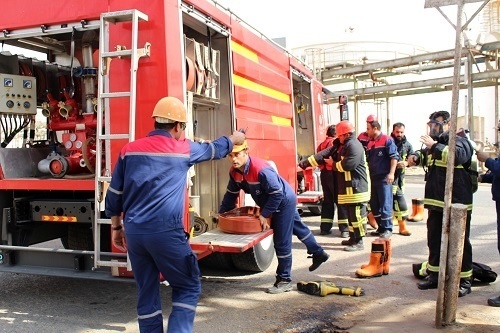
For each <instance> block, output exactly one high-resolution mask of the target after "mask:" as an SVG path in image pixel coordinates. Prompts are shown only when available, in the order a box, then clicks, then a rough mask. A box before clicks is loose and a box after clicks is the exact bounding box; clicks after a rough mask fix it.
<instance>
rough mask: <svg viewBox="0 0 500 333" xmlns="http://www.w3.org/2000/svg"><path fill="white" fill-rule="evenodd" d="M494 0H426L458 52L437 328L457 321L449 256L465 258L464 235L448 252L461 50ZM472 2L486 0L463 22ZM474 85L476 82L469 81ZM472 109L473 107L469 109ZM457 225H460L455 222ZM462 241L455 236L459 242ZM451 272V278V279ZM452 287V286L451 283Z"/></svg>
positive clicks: (456, 280) (454, 280) (455, 277)
mask: <svg viewBox="0 0 500 333" xmlns="http://www.w3.org/2000/svg"><path fill="white" fill-rule="evenodd" d="M489 1H490V0H426V1H425V5H424V8H436V9H437V10H438V11H439V12H440V13H441V15H443V16H444V18H445V19H446V20H447V21H448V22H449V23H450V24H451V25H452V26H453V27H454V29H455V56H454V67H453V85H452V99H451V123H450V136H449V142H448V149H449V151H448V162H447V172H446V184H445V194H444V207H443V221H442V234H441V251H440V261H439V277H438V297H437V300H436V317H435V325H436V328H442V327H443V325H448V324H450V323H451V322H452V321H455V318H456V311H457V302H456V299H455V300H451V298H452V297H451V296H452V295H449V294H448V295H447V296H448V297H446V301H447V303H446V304H445V289H446V290H447V291H448V290H454V289H453V287H455V289H458V283H459V281H460V276H459V272H451V271H450V272H447V265H448V264H449V263H448V258H449V257H450V260H451V258H454V262H453V263H450V265H449V267H454V268H455V270H457V267H460V265H456V261H459V262H461V261H462V254H463V253H461V252H462V251H461V249H462V248H463V238H462V246H461V248H460V250H458V253H457V247H451V248H450V249H451V250H453V251H454V253H450V256H448V248H449V235H450V212H451V198H452V192H453V172H454V170H455V150H456V138H457V114H458V101H459V92H460V68H461V58H462V57H461V54H462V38H461V37H462V32H463V30H464V29H465V28H466V27H467V26H468V25H469V23H470V22H471V21H472V19H474V17H476V15H477V14H478V13H479V12H480V11H481V10H482V9H483V8H484V7H485V6H486V5H487V4H488V2H489ZM472 2H483V4H482V6H480V8H479V9H478V10H477V11H476V12H475V13H474V15H472V17H471V18H470V19H469V20H468V21H467V22H466V23H465V24H464V25H463V26H462V14H463V9H464V5H465V4H466V3H472ZM449 5H456V6H457V21H456V22H457V23H456V24H453V22H452V21H451V20H450V19H449V18H448V17H447V16H446V14H445V13H444V12H443V11H442V10H441V8H440V7H442V6H449ZM468 84H469V85H472V82H470V81H469V82H468ZM469 112H470V113H472V110H469ZM460 226H461V227H462V230H461V232H459V233H454V235H461V234H462V235H463V234H465V225H463V224H460ZM455 228H456V226H455ZM456 241H459V240H456V239H455V242H456ZM447 276H448V277H449V278H450V280H449V281H447ZM445 283H446V284H447V285H449V286H450V287H448V286H447V285H445ZM451 294H453V296H454V297H455V298H457V297H458V293H453V292H452V293H451Z"/></svg>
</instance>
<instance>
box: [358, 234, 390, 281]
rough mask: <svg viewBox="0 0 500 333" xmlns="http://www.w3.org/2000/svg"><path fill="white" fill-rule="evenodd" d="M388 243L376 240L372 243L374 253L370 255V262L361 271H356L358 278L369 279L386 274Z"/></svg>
mask: <svg viewBox="0 0 500 333" xmlns="http://www.w3.org/2000/svg"><path fill="white" fill-rule="evenodd" d="M385 248H386V241H385V240H382V239H376V240H374V241H373V242H372V252H371V253H370V262H369V263H368V265H363V266H362V267H363V268H361V269H358V270H356V276H357V277H360V278H369V277H377V276H382V274H383V273H384V267H383V264H384V260H385V255H384V254H385V253H384V251H385Z"/></svg>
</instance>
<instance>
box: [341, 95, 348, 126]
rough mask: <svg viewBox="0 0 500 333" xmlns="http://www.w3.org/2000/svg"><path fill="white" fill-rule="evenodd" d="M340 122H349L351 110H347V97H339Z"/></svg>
mask: <svg viewBox="0 0 500 333" xmlns="http://www.w3.org/2000/svg"><path fill="white" fill-rule="evenodd" d="M339 110H340V120H341V121H342V120H349V109H348V108H347V96H345V95H342V96H339Z"/></svg>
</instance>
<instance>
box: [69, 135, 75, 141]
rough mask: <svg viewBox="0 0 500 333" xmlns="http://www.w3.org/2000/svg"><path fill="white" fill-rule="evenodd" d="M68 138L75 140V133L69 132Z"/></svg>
mask: <svg viewBox="0 0 500 333" xmlns="http://www.w3.org/2000/svg"><path fill="white" fill-rule="evenodd" d="M69 140H70V141H71V142H75V140H76V133H71V134H70V135H69Z"/></svg>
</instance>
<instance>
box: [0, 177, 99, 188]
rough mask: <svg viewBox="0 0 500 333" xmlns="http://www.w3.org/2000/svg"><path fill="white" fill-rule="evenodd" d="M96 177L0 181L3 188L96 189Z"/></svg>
mask: <svg viewBox="0 0 500 333" xmlns="http://www.w3.org/2000/svg"><path fill="white" fill-rule="evenodd" d="M94 188H95V181H94V179H37V178H19V179H15V178H11V179H2V180H1V181H0V189H2V190H26V189H29V190H33V191H34V190H47V191H94Z"/></svg>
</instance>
